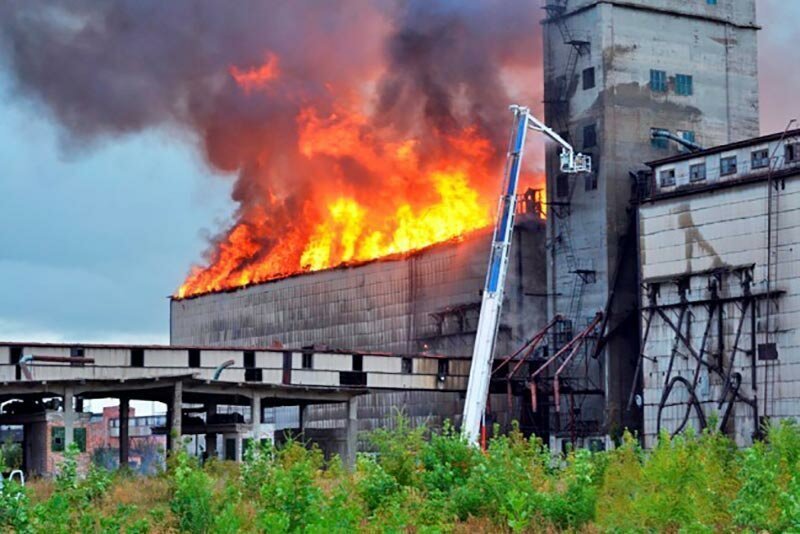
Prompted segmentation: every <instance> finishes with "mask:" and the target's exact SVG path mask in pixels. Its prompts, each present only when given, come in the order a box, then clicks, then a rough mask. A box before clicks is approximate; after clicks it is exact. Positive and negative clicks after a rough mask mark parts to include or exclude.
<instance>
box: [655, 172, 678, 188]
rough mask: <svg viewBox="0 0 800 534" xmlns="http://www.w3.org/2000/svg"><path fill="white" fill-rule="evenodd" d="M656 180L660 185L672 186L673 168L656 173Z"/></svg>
mask: <svg viewBox="0 0 800 534" xmlns="http://www.w3.org/2000/svg"><path fill="white" fill-rule="evenodd" d="M658 182H659V184H661V187H672V186H673V185H675V169H666V170H663V171H661V172H659V173H658Z"/></svg>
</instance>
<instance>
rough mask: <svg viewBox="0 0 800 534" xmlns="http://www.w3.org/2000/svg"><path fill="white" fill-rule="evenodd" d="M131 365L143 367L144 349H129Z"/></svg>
mask: <svg viewBox="0 0 800 534" xmlns="http://www.w3.org/2000/svg"><path fill="white" fill-rule="evenodd" d="M131 367H144V349H131Z"/></svg>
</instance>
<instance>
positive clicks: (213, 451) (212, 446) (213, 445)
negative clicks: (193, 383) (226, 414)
mask: <svg viewBox="0 0 800 534" xmlns="http://www.w3.org/2000/svg"><path fill="white" fill-rule="evenodd" d="M216 413H217V404H216V403H214V402H209V403H206V429H208V425H210V424H212V420H213V419H214V416H215V415H216ZM206 458H217V435H216V434H215V433H214V432H206Z"/></svg>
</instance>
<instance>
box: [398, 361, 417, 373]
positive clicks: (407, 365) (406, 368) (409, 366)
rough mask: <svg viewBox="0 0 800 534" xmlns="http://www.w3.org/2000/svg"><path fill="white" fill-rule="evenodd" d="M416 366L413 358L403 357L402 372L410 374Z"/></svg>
mask: <svg viewBox="0 0 800 534" xmlns="http://www.w3.org/2000/svg"><path fill="white" fill-rule="evenodd" d="M413 368H414V361H413V360H412V359H411V358H403V359H402V360H401V362H400V372H401V373H403V374H404V375H410V374H411V371H412V370H413Z"/></svg>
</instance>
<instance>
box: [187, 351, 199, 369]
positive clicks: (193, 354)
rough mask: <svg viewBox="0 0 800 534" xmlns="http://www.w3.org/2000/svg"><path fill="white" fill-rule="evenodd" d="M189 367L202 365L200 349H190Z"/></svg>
mask: <svg viewBox="0 0 800 534" xmlns="http://www.w3.org/2000/svg"><path fill="white" fill-rule="evenodd" d="M189 367H200V349H189Z"/></svg>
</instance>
